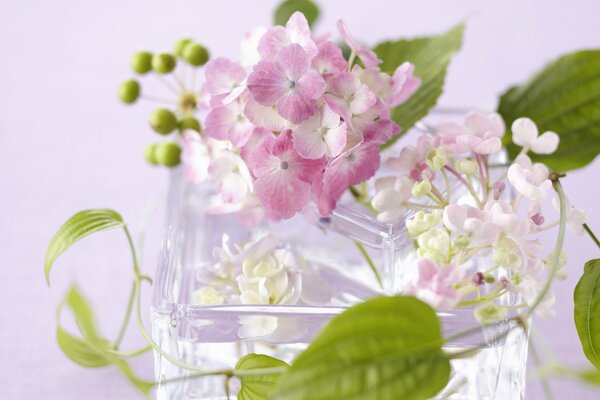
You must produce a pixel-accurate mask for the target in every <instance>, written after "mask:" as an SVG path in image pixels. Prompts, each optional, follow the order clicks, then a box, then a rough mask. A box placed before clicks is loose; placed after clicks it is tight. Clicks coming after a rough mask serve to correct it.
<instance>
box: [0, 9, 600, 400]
mask: <svg viewBox="0 0 600 400" xmlns="http://www.w3.org/2000/svg"><path fill="white" fill-rule="evenodd" d="M275 3H276V2H275V1H273V0H270V1H261V2H258V1H252V2H250V1H233V0H219V1H198V0H196V1H177V2H173V1H169V2H167V1H158V0H152V1H148V0H147V1H141V0H137V1H106V0H102V1H101V0H87V1H64V0H55V1H52V2H50V1H36V2H34V1H14V0H13V1H9V0H1V1H0V33H1V34H0V51H1V52H0V54H1V55H2V56H1V61H0V150H1V151H0V171H1V172H0V189H1V194H0V205H1V207H0V210H1V212H2V214H3V215H2V220H1V221H0V249H1V250H2V251H1V253H0V254H1V259H2V264H3V265H2V267H1V268H0V321H1V323H0V366H2V368H1V371H0V397H2V398H13V399H38V398H44V399H101V398H111V399H126V398H132V397H135V396H136V392H135V391H134V390H132V389H131V388H130V387H129V386H128V384H127V383H126V382H125V381H124V380H123V379H121V378H120V376H119V375H118V374H117V372H116V371H114V370H113V369H110V368H109V369H100V370H86V369H82V368H79V367H77V366H76V365H74V364H72V363H71V362H70V361H69V360H67V359H66V358H65V357H64V356H63V355H62V354H61V352H60V351H59V349H58V347H57V345H56V341H55V338H54V329H55V314H54V310H55V306H56V304H58V302H59V300H60V299H61V296H62V295H63V294H64V292H65V290H66V288H67V287H68V284H69V283H71V282H77V283H78V284H79V285H80V286H81V287H83V289H84V291H85V293H87V294H88V295H89V297H91V298H92V299H93V303H94V305H95V306H96V308H97V309H98V310H99V314H100V319H101V321H102V323H101V327H102V328H103V331H104V332H105V333H106V334H107V335H109V337H112V336H114V335H115V334H116V329H117V326H118V323H119V322H120V320H121V310H122V307H123V306H124V304H125V302H126V298H127V293H128V287H129V280H130V278H131V272H130V271H131V266H130V260H129V256H128V253H127V248H126V245H125V243H124V241H123V237H122V234H121V233H118V232H110V233H104V234H101V235H98V236H97V237H92V238H89V239H88V240H86V241H85V242H83V243H81V244H80V245H78V246H77V247H76V248H74V250H73V251H72V252H71V253H69V254H68V255H66V256H65V257H64V258H62V259H61V260H60V261H59V263H58V265H57V268H56V270H55V271H54V274H53V279H52V280H53V285H52V289H51V290H49V289H48V288H47V287H46V285H45V282H44V279H43V273H42V268H43V257H44V253H45V248H46V245H47V243H48V241H49V240H50V238H51V236H52V234H53V233H54V231H55V230H56V229H57V228H58V226H59V225H60V224H61V223H62V222H63V221H64V220H65V219H66V218H67V217H69V216H70V215H71V214H72V213H73V212H75V211H77V210H80V209H84V208H91V207H110V208H114V209H117V210H119V211H120V212H121V213H122V214H123V216H124V217H125V218H126V220H127V221H129V222H130V225H131V227H132V230H133V231H134V232H135V231H136V230H137V228H138V226H139V223H138V222H139V220H140V215H141V211H142V207H143V206H144V205H145V204H146V202H147V201H148V199H150V198H152V197H153V196H156V195H157V193H160V191H161V189H162V188H164V185H165V177H166V175H165V173H164V171H162V170H159V169H153V168H151V167H149V166H147V165H146V164H145V163H144V162H143V160H142V157H141V153H142V148H143V146H144V145H145V144H146V143H149V142H151V141H152V140H153V139H156V138H155V137H154V134H153V133H152V132H151V131H150V129H149V128H148V126H147V124H146V118H147V116H148V114H149V112H150V110H151V109H152V106H151V105H145V106H139V107H133V108H130V109H126V108H125V107H123V106H121V105H120V104H119V103H118V102H117V101H116V99H115V88H116V86H117V84H118V83H119V82H120V81H121V80H123V79H125V78H127V77H129V76H130V72H129V70H128V59H129V56H130V54H131V53H132V52H133V51H134V50H138V49H143V48H150V49H155V50H158V49H170V48H171V46H172V43H173V42H174V41H175V40H176V39H177V38H179V37H181V36H183V35H191V36H193V37H194V38H196V39H198V40H199V41H202V42H204V43H206V44H207V45H208V46H209V47H210V49H211V50H212V52H213V54H218V55H225V56H232V57H234V56H236V55H237V51H238V40H239V38H240V37H241V35H242V34H243V33H244V32H245V31H247V30H248V29H249V28H252V27H253V26H256V25H259V24H263V25H264V24H267V23H269V22H270V14H271V10H272V9H273V7H274V4H275ZM321 3H323V4H322V5H323V20H322V21H321V23H320V25H319V27H320V29H325V27H333V26H334V23H335V21H336V19H337V18H339V17H343V18H344V19H345V20H346V22H347V23H348V25H349V27H350V29H351V30H352V31H353V32H354V33H355V35H356V36H358V37H361V38H364V39H367V40H369V41H370V42H372V43H374V42H376V41H378V40H381V39H384V38H396V37H400V36H414V35H426V34H432V33H437V32H441V31H443V30H445V29H447V28H449V27H450V26H452V25H453V24H454V23H456V22H457V21H459V20H466V21H467V31H466V37H465V41H464V48H463V50H462V52H461V53H460V54H459V55H458V56H457V57H456V59H455V61H454V62H453V63H452V65H451V68H450V71H449V76H448V80H447V81H448V82H447V85H446V93H445V94H444V96H443V98H442V104H444V105H447V106H471V105H476V106H477V107H478V108H482V109H486V108H487V109H489V108H493V107H494V106H495V102H496V98H497V95H498V94H499V93H501V92H502V91H503V90H504V89H505V88H507V87H508V85H510V84H512V83H516V82H520V81H522V80H524V79H525V78H526V77H527V76H528V75H530V74H531V73H532V72H534V71H535V70H536V69H538V68H540V67H541V66H542V65H543V64H544V63H545V62H547V61H549V60H551V59H552V58H554V57H556V56H558V55H560V54H562V53H564V52H568V51H572V50H575V49H580V48H585V47H588V48H589V47H600V29H599V27H598V15H600V3H598V2H597V1H595V0H586V1H579V2H577V3H573V2H572V3H569V4H567V3H565V2H564V1H559V0H556V1H549V0H536V1H532V0H530V1H522V0H511V1H507V0H504V1H495V2H491V1H467V0H460V1H459V0H453V1H447V0H446V1H444V0H437V1H433V0H427V1H425V0H420V1H416V0H413V1H383V0H377V1H376V0H369V1H352V2H350V1H347V0H346V1H344V0H335V1H321ZM155 92H157V91H155ZM599 172H600V164H599V163H598V162H595V163H593V164H592V165H590V166H588V167H587V168H586V169H585V170H583V171H579V172H574V173H572V174H569V177H568V179H566V180H565V181H564V182H565V187H566V190H567V192H568V193H570V194H571V197H572V199H573V201H574V203H575V204H576V205H578V206H580V207H583V208H585V209H587V211H588V213H589V222H590V224H591V226H592V227H595V228H596V229H598V230H599V231H600V210H599V209H598V207H597V200H596V199H597V196H598V186H597V185H598V184H599V183H600V182H599V180H598V178H597V177H598V173H599ZM594 196H596V197H595V198H594ZM161 219H162V215H159V216H158V217H157V218H156V219H155V220H154V227H153V230H152V231H151V233H150V239H149V242H148V246H147V248H146V254H147V255H148V257H147V265H146V270H147V271H149V273H153V257H154V256H155V254H156V251H157V247H156V246H157V237H158V235H159V233H158V230H159V229H160V228H159V227H158V226H159V225H160V223H161ZM566 243H567V251H568V253H569V264H568V271H569V274H570V276H569V279H568V280H566V281H564V282H559V283H558V284H557V285H556V290H557V296H558V302H557V307H556V308H557V312H558V316H557V317H556V318H555V319H553V320H550V321H537V323H536V326H537V330H538V332H539V333H541V334H542V335H543V336H544V337H545V339H546V341H547V342H548V344H549V346H550V347H551V348H552V349H553V351H554V352H555V353H556V354H557V355H558V357H559V358H560V360H562V361H564V362H565V363H567V364H568V365H569V366H584V365H586V360H585V358H584V357H583V354H582V351H581V349H580V346H579V344H578V340H577V337H576V333H575V330H574V327H573V323H572V319H573V315H572V308H573V302H572V291H573V288H574V286H575V283H576V281H577V279H578V276H579V274H580V273H581V271H582V267H583V263H584V262H585V261H586V260H588V259H590V258H592V257H597V256H598V254H599V252H598V249H596V248H594V246H593V244H592V243H591V242H590V241H589V240H588V239H587V238H585V237H582V238H579V237H574V236H569V237H568V238H567V242H566ZM126 344H127V345H130V346H136V345H139V344H141V342H140V340H139V339H138V338H137V337H136V336H135V335H130V337H128V339H127V341H126ZM135 364H136V366H137V367H139V368H140V371H141V372H142V374H143V375H145V376H147V377H150V376H151V370H152V359H151V357H142V358H141V359H140V360H137V361H136V363H135ZM532 375H533V374H530V378H531V376H532ZM552 386H553V388H554V389H555V392H556V395H557V398H565V397H566V396H569V397H570V398H573V399H584V398H589V399H591V398H593V397H594V394H592V393H593V392H592V391H590V390H589V389H587V388H585V387H583V386H582V385H579V384H575V383H572V382H570V381H563V380H557V381H555V382H553V383H552ZM528 393H529V395H528V398H529V399H538V398H541V392H540V390H539V385H538V384H537V383H536V382H535V381H531V382H530V384H529V388H528ZM598 393H600V392H596V396H597V395H598Z"/></svg>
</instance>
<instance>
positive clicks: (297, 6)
mask: <svg viewBox="0 0 600 400" xmlns="http://www.w3.org/2000/svg"><path fill="white" fill-rule="evenodd" d="M296 11H300V12H301V13H302V14H304V16H305V17H306V20H307V21H308V24H309V25H310V26H311V27H312V26H313V25H314V24H315V22H316V21H317V19H319V7H318V6H317V5H316V4H315V3H314V2H313V1H311V0H286V1H284V2H282V3H281V4H279V5H278V6H277V8H276V9H275V13H274V14H273V22H274V23H275V25H285V23H286V22H287V20H288V19H289V18H290V16H291V15H292V14H293V13H295V12H296Z"/></svg>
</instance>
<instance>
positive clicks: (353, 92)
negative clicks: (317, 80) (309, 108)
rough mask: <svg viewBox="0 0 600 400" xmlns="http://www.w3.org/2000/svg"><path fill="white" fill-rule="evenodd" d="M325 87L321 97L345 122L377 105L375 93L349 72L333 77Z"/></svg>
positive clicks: (339, 73)
mask: <svg viewBox="0 0 600 400" xmlns="http://www.w3.org/2000/svg"><path fill="white" fill-rule="evenodd" d="M327 86H328V88H327V94H325V96H323V98H324V100H325V102H326V103H327V105H328V106H329V107H331V109H332V110H333V111H335V112H336V113H337V114H338V115H339V116H341V117H342V118H344V120H345V121H350V120H351V119H352V116H353V115H359V114H362V113H364V112H366V111H368V110H369V109H370V108H371V107H373V106H374V105H375V103H377V96H376V95H375V93H373V91H372V90H371V89H369V87H368V86H367V85H365V84H364V83H362V82H361V81H360V79H358V78H357V77H356V76H354V75H353V74H352V73H350V72H347V71H344V72H338V73H337V74H335V75H333V76H332V77H330V78H329V79H328V81H327Z"/></svg>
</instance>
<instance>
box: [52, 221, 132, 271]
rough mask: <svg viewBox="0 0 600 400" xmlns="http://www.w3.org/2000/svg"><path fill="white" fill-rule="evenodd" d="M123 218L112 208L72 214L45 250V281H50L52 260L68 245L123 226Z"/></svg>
mask: <svg viewBox="0 0 600 400" xmlns="http://www.w3.org/2000/svg"><path fill="white" fill-rule="evenodd" d="M124 225H125V223H124V222H123V218H121V216H120V215H119V214H118V213H117V212H115V211H112V210H105V209H97V210H85V211H80V212H78V213H77V214H75V215H73V216H72V217H71V218H69V220H68V221H67V222H65V223H64V224H63V226H61V227H60V229H59V230H58V232H56V235H54V237H53V238H52V240H51V241H50V245H49V246H48V250H47V251H46V261H45V265H44V273H45V275H46V281H48V282H49V281H50V269H51V268H52V265H53V264H54V261H56V259H57V258H58V256H60V255H61V254H62V253H64V252H65V251H67V250H68V249H69V247H71V246H72V245H73V244H75V243H76V242H77V241H79V240H81V239H83V238H84V237H86V236H88V235H91V234H92V233H95V232H100V231H105V230H108V229H113V228H117V227H120V226H124Z"/></svg>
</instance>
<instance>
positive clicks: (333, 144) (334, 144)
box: [324, 122, 348, 157]
mask: <svg viewBox="0 0 600 400" xmlns="http://www.w3.org/2000/svg"><path fill="white" fill-rule="evenodd" d="M324 140H325V145H326V154H327V156H328V157H337V156H338V155H340V154H341V153H342V151H344V149H345V148H346V142H347V140H348V126H347V125H346V123H345V122H344V123H342V124H340V126H338V127H337V128H330V129H329V130H328V131H327V133H326V134H325V137H324Z"/></svg>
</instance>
